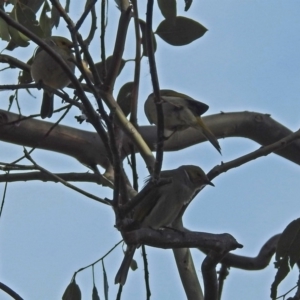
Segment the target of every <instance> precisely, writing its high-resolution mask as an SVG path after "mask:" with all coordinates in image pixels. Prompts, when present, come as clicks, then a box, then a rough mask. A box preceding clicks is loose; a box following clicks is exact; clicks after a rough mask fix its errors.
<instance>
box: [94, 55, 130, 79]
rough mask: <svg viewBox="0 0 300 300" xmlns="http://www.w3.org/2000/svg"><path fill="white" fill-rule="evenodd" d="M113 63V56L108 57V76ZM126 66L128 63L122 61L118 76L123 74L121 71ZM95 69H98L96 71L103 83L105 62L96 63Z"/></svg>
mask: <svg viewBox="0 0 300 300" xmlns="http://www.w3.org/2000/svg"><path fill="white" fill-rule="evenodd" d="M111 62H112V56H109V57H107V58H106V61H105V63H106V75H107V72H108V70H109V69H110V67H111ZM125 64H126V61H125V60H124V59H122V60H121V65H120V69H119V72H118V75H119V74H120V73H121V71H122V69H123V68H124V66H125ZM95 67H96V70H97V72H98V75H99V76H100V78H101V80H102V81H103V80H104V78H103V76H104V64H103V62H102V61H100V62H98V63H96V64H95Z"/></svg>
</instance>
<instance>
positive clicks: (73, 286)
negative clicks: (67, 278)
mask: <svg viewBox="0 0 300 300" xmlns="http://www.w3.org/2000/svg"><path fill="white" fill-rule="evenodd" d="M62 300H81V291H80V288H79V286H78V285H77V283H76V281H75V279H74V280H72V281H71V283H70V284H69V285H68V286H67V288H66V290H65V292H64V294H63V296H62Z"/></svg>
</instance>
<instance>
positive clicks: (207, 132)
mask: <svg viewBox="0 0 300 300" xmlns="http://www.w3.org/2000/svg"><path fill="white" fill-rule="evenodd" d="M197 125H198V126H197V127H198V128H199V127H200V128H201V130H202V133H203V135H204V136H205V137H206V138H207V139H208V140H209V141H210V142H211V144H212V145H213V146H214V147H215V148H216V149H217V150H218V152H219V153H220V154H221V147H220V144H219V142H218V140H217V138H216V137H215V136H214V134H213V133H212V132H211V131H210V130H209V129H208V127H207V126H206V125H205V124H204V122H203V120H202V119H201V118H200V117H197Z"/></svg>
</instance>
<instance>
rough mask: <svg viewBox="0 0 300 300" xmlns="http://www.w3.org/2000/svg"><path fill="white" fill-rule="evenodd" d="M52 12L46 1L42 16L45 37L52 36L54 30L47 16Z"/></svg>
mask: <svg viewBox="0 0 300 300" xmlns="http://www.w3.org/2000/svg"><path fill="white" fill-rule="evenodd" d="M49 11H50V7H49V4H48V1H45V4H44V6H43V9H42V12H41V16H40V26H41V29H42V30H43V33H44V37H49V36H51V32H52V28H51V20H50V18H49V17H48V16H47V13H48V12H49Z"/></svg>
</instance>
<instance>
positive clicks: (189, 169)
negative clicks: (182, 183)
mask: <svg viewBox="0 0 300 300" xmlns="http://www.w3.org/2000/svg"><path fill="white" fill-rule="evenodd" d="M180 168H183V170H184V171H185V172H186V174H187V176H188V178H189V180H190V181H191V182H192V183H193V184H197V185H199V186H202V185H207V184H208V185H211V186H214V184H213V183H212V182H211V181H210V180H209V179H208V177H207V176H206V174H205V173H204V171H203V170H202V169H201V168H200V167H198V166H193V165H187V166H181V167H180Z"/></svg>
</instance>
